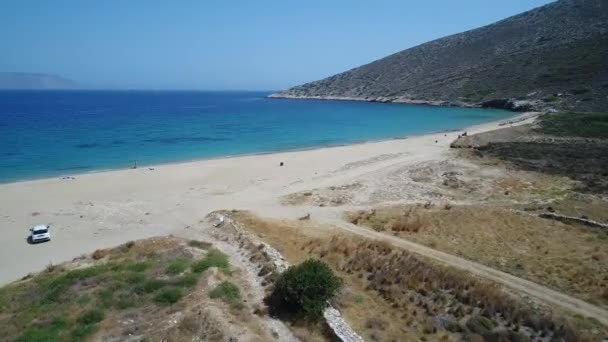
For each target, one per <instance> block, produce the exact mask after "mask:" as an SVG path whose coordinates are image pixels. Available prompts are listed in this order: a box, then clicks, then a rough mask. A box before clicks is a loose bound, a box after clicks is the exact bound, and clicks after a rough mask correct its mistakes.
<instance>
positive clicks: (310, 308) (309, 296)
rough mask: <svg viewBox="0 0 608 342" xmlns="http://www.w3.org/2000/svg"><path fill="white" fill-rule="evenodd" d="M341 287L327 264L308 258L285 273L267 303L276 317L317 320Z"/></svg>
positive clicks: (340, 281)
mask: <svg viewBox="0 0 608 342" xmlns="http://www.w3.org/2000/svg"><path fill="white" fill-rule="evenodd" d="M341 286H342V280H341V279H340V278H338V277H337V276H336V275H334V273H333V272H332V270H331V269H330V268H329V266H327V264H325V263H324V262H322V261H319V260H313V259H309V260H306V261H304V262H303V263H301V264H300V265H297V266H292V267H290V268H289V269H288V270H287V271H285V272H283V273H282V274H281V275H280V276H279V278H278V279H277V281H276V283H275V285H274V288H273V290H272V293H271V294H270V296H269V297H268V298H267V300H266V301H267V303H268V306H269V308H270V312H271V313H272V314H274V315H280V316H287V317H288V318H289V317H291V318H294V319H299V318H304V319H309V320H317V319H319V318H321V317H322V315H323V310H324V309H325V307H327V301H328V300H330V299H332V298H333V297H334V296H335V294H336V293H337V291H338V290H339V289H340V287H341Z"/></svg>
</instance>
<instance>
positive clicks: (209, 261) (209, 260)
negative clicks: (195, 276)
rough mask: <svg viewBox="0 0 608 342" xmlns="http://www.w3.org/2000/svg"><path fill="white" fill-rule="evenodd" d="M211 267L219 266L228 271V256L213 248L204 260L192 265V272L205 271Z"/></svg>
mask: <svg viewBox="0 0 608 342" xmlns="http://www.w3.org/2000/svg"><path fill="white" fill-rule="evenodd" d="M211 267H217V268H219V269H221V270H222V271H224V272H228V271H229V269H230V263H229V262H228V256H227V255H226V254H224V253H222V252H220V251H218V250H217V249H212V250H210V251H209V253H207V255H206V256H205V258H204V259H203V260H201V261H199V262H196V263H194V264H193V265H192V272H195V273H203V272H205V271H206V270H207V269H209V268H211Z"/></svg>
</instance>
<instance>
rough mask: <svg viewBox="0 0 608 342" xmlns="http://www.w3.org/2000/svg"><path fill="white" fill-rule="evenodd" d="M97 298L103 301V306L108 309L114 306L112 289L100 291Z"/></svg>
mask: <svg viewBox="0 0 608 342" xmlns="http://www.w3.org/2000/svg"><path fill="white" fill-rule="evenodd" d="M97 296H98V297H99V300H100V301H101V305H103V306H104V307H106V308H109V307H110V306H112V301H113V299H114V291H112V289H103V290H100V291H99V292H97Z"/></svg>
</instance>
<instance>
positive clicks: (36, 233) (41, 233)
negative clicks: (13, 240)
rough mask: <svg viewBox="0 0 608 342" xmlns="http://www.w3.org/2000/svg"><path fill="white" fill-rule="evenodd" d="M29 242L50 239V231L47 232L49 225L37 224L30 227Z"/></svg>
mask: <svg viewBox="0 0 608 342" xmlns="http://www.w3.org/2000/svg"><path fill="white" fill-rule="evenodd" d="M30 232H31V234H30V242H31V243H38V242H45V241H51V233H50V232H49V226H47V225H42V224H41V225H37V226H34V227H33V228H31V229H30Z"/></svg>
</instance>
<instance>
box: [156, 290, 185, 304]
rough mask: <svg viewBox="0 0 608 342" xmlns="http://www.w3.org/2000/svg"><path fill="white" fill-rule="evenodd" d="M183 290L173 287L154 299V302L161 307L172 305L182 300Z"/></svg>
mask: <svg viewBox="0 0 608 342" xmlns="http://www.w3.org/2000/svg"><path fill="white" fill-rule="evenodd" d="M182 296H183V293H182V290H180V289H178V288H175V287H172V288H168V289H164V290H163V291H161V292H160V293H159V294H157V295H156V296H155V297H154V301H155V302H156V303H158V304H161V305H172V304H175V303H177V302H178V301H179V300H180V299H182Z"/></svg>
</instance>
